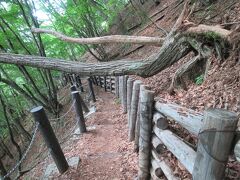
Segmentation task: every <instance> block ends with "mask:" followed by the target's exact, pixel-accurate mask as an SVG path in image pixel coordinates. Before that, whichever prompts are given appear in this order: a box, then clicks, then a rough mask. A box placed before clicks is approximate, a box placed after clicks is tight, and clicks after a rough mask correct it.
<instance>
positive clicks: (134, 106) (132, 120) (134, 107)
mask: <svg viewBox="0 0 240 180" xmlns="http://www.w3.org/2000/svg"><path fill="white" fill-rule="evenodd" d="M141 84H142V81H140V80H136V81H135V82H134V83H133V89H132V98H131V110H130V115H129V132H128V137H129V141H133V140H134V138H135V127H136V119H137V113H138V103H139V91H140V85H141Z"/></svg>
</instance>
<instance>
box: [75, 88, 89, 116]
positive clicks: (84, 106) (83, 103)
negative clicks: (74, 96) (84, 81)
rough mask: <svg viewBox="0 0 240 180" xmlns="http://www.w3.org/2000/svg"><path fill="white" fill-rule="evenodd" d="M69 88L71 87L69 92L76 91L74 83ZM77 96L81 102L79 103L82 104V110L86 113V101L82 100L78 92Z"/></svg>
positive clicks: (87, 110)
mask: <svg viewBox="0 0 240 180" xmlns="http://www.w3.org/2000/svg"><path fill="white" fill-rule="evenodd" d="M70 89H71V92H74V91H77V87H76V86H75V85H73V86H71V88H70ZM79 98H80V102H81V104H82V108H83V110H84V111H85V112H86V113H88V112H89V109H88V107H87V105H86V103H85V102H84V101H83V98H82V97H81V95H80V94H79Z"/></svg>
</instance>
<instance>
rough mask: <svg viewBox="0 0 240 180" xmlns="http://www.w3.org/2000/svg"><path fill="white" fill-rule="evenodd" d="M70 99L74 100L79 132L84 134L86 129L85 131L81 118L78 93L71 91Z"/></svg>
mask: <svg viewBox="0 0 240 180" xmlns="http://www.w3.org/2000/svg"><path fill="white" fill-rule="evenodd" d="M72 97H73V100H74V107H75V112H76V120H77V124H78V126H79V131H80V133H84V132H86V131H87V129H86V125H85V119H84V116H83V110H82V105H81V100H80V95H79V93H78V91H73V92H72Z"/></svg>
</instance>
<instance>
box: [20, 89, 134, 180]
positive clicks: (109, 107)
mask: <svg viewBox="0 0 240 180" xmlns="http://www.w3.org/2000/svg"><path fill="white" fill-rule="evenodd" d="M95 90H96V95H97V102H96V103H95V105H96V109H97V111H96V113H94V114H92V115H91V116H90V117H89V118H88V119H87V122H86V125H87V127H88V128H90V130H89V131H88V132H87V133H85V134H82V135H80V136H79V135H78V136H76V135H74V136H71V135H70V134H68V135H69V138H67V139H65V140H64V142H63V143H62V144H61V146H62V148H63V151H64V154H65V156H66V158H70V157H76V156H80V158H81V162H80V163H79V165H78V167H77V169H75V168H70V169H69V170H68V171H67V172H66V173H64V174H63V175H59V174H54V175H53V176H51V177H48V179H64V180H66V179H76V180H88V179H89V180H90V179H91V180H93V179H96V180H97V179H99V180H104V179H115V180H117V179H118V180H120V179H134V178H135V177H136V175H137V154H136V153H133V144H132V143H129V142H128V137H127V134H128V133H127V118H126V115H125V114H123V113H122V109H121V105H120V104H119V103H118V100H116V99H115V97H114V95H113V94H111V93H109V92H107V93H106V92H104V90H103V89H100V88H99V87H96V86H95ZM72 113H73V112H72ZM70 118H71V121H73V122H74V113H73V115H71V116H70ZM71 124H72V127H68V131H69V129H72V128H73V127H75V126H74V125H73V124H74V123H71ZM50 163H52V159H51V157H50V156H49V155H48V157H47V158H45V160H43V161H42V162H41V163H40V164H39V165H38V166H37V167H36V168H34V169H33V170H32V171H31V172H30V173H28V174H26V175H25V176H24V178H23V179H40V178H41V177H43V173H44V169H45V167H46V165H48V164H50Z"/></svg>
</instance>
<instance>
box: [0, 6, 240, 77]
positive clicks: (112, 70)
mask: <svg viewBox="0 0 240 180" xmlns="http://www.w3.org/2000/svg"><path fill="white" fill-rule="evenodd" d="M186 9H187V3H186V4H185V6H184V10H183V12H182V13H181V15H180V16H179V18H178V20H177V21H176V23H175V25H174V26H173V28H172V30H171V32H170V33H169V34H168V35H167V37H166V38H164V39H162V38H159V37H138V36H118V35H117V36H107V37H106V36H105V37H95V38H86V39H85V38H80V39H79V38H72V37H67V36H65V35H63V34H60V33H58V32H54V31H51V30H41V29H35V30H34V31H35V32H36V33H43V32H46V33H50V34H52V35H54V36H56V37H58V38H60V39H62V40H64V41H67V42H74V43H79V44H99V43H115V42H123V43H132V44H134V43H135V44H136V43H137V44H139V43H140V44H156V43H157V44H162V46H161V48H160V50H159V52H158V53H157V54H154V55H152V56H150V57H148V58H146V59H142V60H136V61H133V60H129V59H123V60H118V61H114V62H105V63H99V64H93V63H81V62H72V61H65V60H62V59H52V58H45V57H36V56H23V55H16V54H7V53H5V54H4V53H0V62H2V63H8V64H17V65H26V66H32V67H37V68H45V69H50V70H58V71H63V72H68V73H78V74H79V75H81V76H91V75H101V76H104V75H114V76H116V75H138V76H141V77H149V76H153V75H155V74H157V73H158V72H160V71H162V70H163V69H165V68H167V67H169V66H170V65H172V64H173V63H175V62H176V61H178V60H179V59H181V58H182V57H184V56H185V55H187V54H188V53H189V52H190V51H191V50H192V49H195V50H196V51H198V50H197V49H196V47H194V44H193V42H194V41H192V40H193V39H194V40H195V42H197V41H196V38H197V37H198V36H200V37H202V36H204V37H206V38H210V39H212V40H214V38H217V39H222V40H224V41H227V42H228V43H230V44H231V41H232V40H231V37H232V36H233V34H236V33H237V34H239V32H234V31H229V30H226V29H223V28H222V27H220V26H208V25H201V24H200V25H195V24H194V23H191V22H188V21H184V17H185V14H186ZM183 21H184V22H183ZM200 39H201V38H200ZM203 39H204V38H203ZM199 41H201V40H199Z"/></svg>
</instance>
